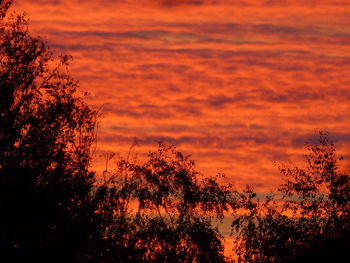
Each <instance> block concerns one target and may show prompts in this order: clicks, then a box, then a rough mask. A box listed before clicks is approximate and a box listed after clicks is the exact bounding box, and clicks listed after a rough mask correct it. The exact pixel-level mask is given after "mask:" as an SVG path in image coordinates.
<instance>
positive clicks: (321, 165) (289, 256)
mask: <svg viewBox="0 0 350 263" xmlns="http://www.w3.org/2000/svg"><path fill="white" fill-rule="evenodd" d="M307 149H308V150H309V154H307V155H305V161H306V167H305V168H299V167H297V166H295V167H292V168H290V167H284V166H281V167H280V171H281V173H282V174H283V175H284V176H286V178H287V182H286V183H285V184H283V185H282V186H281V187H280V188H279V189H278V191H277V192H278V193H279V194H280V196H278V197H275V196H274V195H270V196H267V197H266V200H264V201H259V200H256V199H255V198H256V193H254V190H253V189H252V188H250V187H247V189H246V190H245V191H244V192H243V193H242V194H241V198H240V202H239V204H238V207H239V208H241V209H243V210H244V211H245V213H243V214H234V221H233V223H232V227H233V229H234V230H235V231H237V232H238V233H239V235H238V236H237V238H236V242H237V243H236V247H235V251H236V253H237V254H238V262H343V261H341V260H340V258H343V256H347V259H349V256H348V255H346V253H347V252H346V251H348V250H349V249H350V242H349V241H350V238H349V237H350V236H349V233H350V232H349V231H350V183H349V182H350V179H349V176H348V175H346V174H343V173H341V172H340V171H339V169H338V167H337V159H336V155H335V148H334V145H333V144H332V143H330V142H329V140H328V135H327V134H325V133H321V134H320V141H319V144H317V145H309V146H308V147H307ZM339 245H340V246H339ZM339 248H342V249H339ZM336 251H337V252H336ZM337 260H339V261H337Z"/></svg>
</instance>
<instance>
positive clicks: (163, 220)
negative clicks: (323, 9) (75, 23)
mask: <svg viewBox="0 0 350 263" xmlns="http://www.w3.org/2000/svg"><path fill="white" fill-rule="evenodd" d="M10 4H11V1H2V2H1V5H0V18H1V30H0V213H1V215H0V259H1V261H3V262H27V261H33V262H179V261H180V262H223V261H224V260H225V258H224V255H223V245H222V236H221V235H220V234H219V232H218V229H217V227H215V225H214V221H213V220H214V219H215V218H216V220H218V221H220V220H222V218H223V216H224V212H225V211H227V209H228V208H229V206H228V204H229V203H230V202H232V200H231V199H232V197H233V196H232V193H231V189H230V186H221V185H219V184H218V182H217V179H216V178H203V179H202V180H199V179H198V178H197V177H198V172H196V170H195V167H194V162H193V161H190V160H189V159H188V158H187V157H184V156H183V155H182V154H181V153H180V152H177V151H175V148H173V147H167V146H164V145H161V146H160V148H159V150H158V151H157V152H154V153H150V155H149V159H148V161H146V162H144V163H141V164H137V163H131V162H130V161H129V160H124V161H120V162H119V164H118V170H117V172H116V173H115V174H113V175H110V174H108V172H107V171H106V172H105V173H104V176H105V178H106V176H108V175H110V177H109V178H108V179H106V180H104V181H102V182H100V181H99V180H97V176H96V175H95V174H94V173H93V172H91V171H90V169H89V165H90V159H91V151H90V150H91V146H92V144H93V143H94V141H95V125H96V121H95V118H96V113H95V111H94V110H92V109H91V108H90V107H89V106H87V105H86V104H85V103H84V102H83V101H82V99H81V98H80V97H79V96H78V95H77V91H76V89H77V87H78V84H77V82H76V81H75V80H74V79H72V78H71V77H70V76H69V74H68V70H67V66H68V62H69V60H70V58H69V57H68V56H63V57H61V58H60V60H59V61H57V60H55V59H54V56H53V55H52V53H51V52H50V51H49V49H48V48H47V47H46V45H45V44H44V42H43V41H42V40H40V39H37V38H33V37H31V36H30V34H29V33H28V22H27V20H26V19H25V17H24V16H22V15H18V16H13V17H12V18H10V19H7V18H6V19H5V14H6V10H7V9H8V7H9V5H10Z"/></svg>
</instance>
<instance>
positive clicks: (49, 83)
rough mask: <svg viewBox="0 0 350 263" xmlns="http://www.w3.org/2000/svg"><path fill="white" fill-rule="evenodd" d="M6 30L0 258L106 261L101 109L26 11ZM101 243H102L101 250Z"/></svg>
mask: <svg viewBox="0 0 350 263" xmlns="http://www.w3.org/2000/svg"><path fill="white" fill-rule="evenodd" d="M10 2H11V1H6V2H4V1H2V2H1V9H0V10H1V32H0V34H1V35H0V213H1V216H0V258H1V261H3V262H17V261H21V262H26V261H31V260H34V262H41V261H43V262H93V261H95V262H101V260H99V259H98V258H99V257H100V255H101V254H103V253H102V248H103V243H104V239H103V236H102V233H103V225H101V224H100V222H99V220H98V217H97V216H96V214H95V210H96V209H97V203H98V202H97V200H95V199H94V197H93V196H92V195H91V193H92V190H93V188H94V182H95V180H94V175H93V173H91V172H90V171H89V170H88V168H89V161H90V158H91V154H90V146H91V144H92V143H93V141H94V138H95V116H96V115H95V112H94V111H93V110H92V109H91V108H90V107H88V106H87V105H85V104H84V103H83V102H82V101H81V99H80V98H79V97H78V96H77V95H76V88H77V82H76V81H75V80H73V79H72V78H71V77H70V76H69V75H68V74H67V71H66V66H67V64H68V61H69V57H67V56H64V57H62V58H61V59H60V61H59V62H57V63H56V62H55V60H54V58H53V55H52V54H51V53H50V51H49V50H48V48H47V47H46V46H45V44H44V43H43V41H41V40H40V39H36V38H33V37H31V36H30V35H29V33H28V29H27V20H26V19H25V18H24V17H23V16H22V15H18V16H13V17H12V18H10V19H5V18H4V16H5V13H6V10H7V8H8V6H9V4H10ZM99 249H101V251H99Z"/></svg>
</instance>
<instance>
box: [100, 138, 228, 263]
mask: <svg viewBox="0 0 350 263" xmlns="http://www.w3.org/2000/svg"><path fill="white" fill-rule="evenodd" d="M117 167H118V169H117V170H116V171H115V172H114V173H111V174H110V175H109V179H108V180H106V183H105V185H106V188H105V189H106V191H107V192H108V196H109V198H107V199H106V200H108V202H106V203H105V205H107V208H106V211H105V212H103V213H106V212H107V213H108V211H111V209H110V207H114V208H117V209H116V210H114V211H113V212H114V213H115V224H114V225H115V228H112V229H111V233H110V235H111V236H110V237H109V238H111V239H113V238H115V233H118V234H119V235H118V236H116V238H117V239H118V240H116V242H120V241H122V242H123V244H124V247H125V251H129V250H130V249H135V250H136V251H135V252H134V253H132V254H130V253H129V255H124V257H125V258H127V257H128V259H129V260H130V261H133V262H225V257H224V255H223V245H222V236H221V235H220V233H219V231H218V229H217V227H214V223H215V222H214V221H215V220H218V221H221V220H222V219H223V217H224V212H225V211H227V210H228V209H229V204H230V202H232V198H233V195H232V189H231V187H230V186H229V185H228V186H221V185H219V184H218V182H217V177H213V178H203V179H202V180H199V179H198V177H199V174H198V172H197V171H196V170H195V164H194V162H193V161H192V160H189V158H188V157H185V156H183V155H182V153H180V152H178V151H176V149H175V147H173V146H167V145H163V144H160V145H159V148H158V151H156V152H150V154H149V156H148V160H147V161H146V162H144V163H141V164H138V163H132V162H130V161H129V160H120V161H119V162H118V166H117ZM121 225H122V226H123V227H121ZM120 237H123V239H120Z"/></svg>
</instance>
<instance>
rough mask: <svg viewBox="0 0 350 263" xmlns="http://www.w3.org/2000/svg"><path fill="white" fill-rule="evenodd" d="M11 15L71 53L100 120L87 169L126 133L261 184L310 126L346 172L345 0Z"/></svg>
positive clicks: (128, 2)
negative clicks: (330, 143) (324, 136)
mask: <svg viewBox="0 0 350 263" xmlns="http://www.w3.org/2000/svg"><path fill="white" fill-rule="evenodd" d="M281 2H282V3H283V4H281ZM11 11H15V12H17V13H22V12H25V13H26V14H27V15H28V17H29V18H30V31H31V32H32V35H39V36H41V37H42V38H43V39H45V40H46V41H47V42H48V46H50V47H51V48H52V50H53V51H54V52H55V53H57V54H61V53H67V54H70V55H72V56H73V57H74V60H73V62H72V64H71V67H70V71H71V74H72V76H74V77H75V78H76V79H78V80H79V82H80V87H81V89H82V90H86V91H88V92H89V93H90V95H89V97H88V99H87V100H88V102H89V103H90V104H91V105H93V106H94V107H95V108H96V109H99V110H100V112H101V114H102V116H103V117H102V119H101V120H100V126H99V131H98V143H97V151H96V161H95V163H96V167H95V169H96V170H100V169H102V168H103V164H102V160H101V157H99V156H100V154H101V153H103V152H105V151H113V152H116V153H119V154H121V155H126V154H127V151H128V149H129V147H130V145H131V144H132V143H133V141H134V138H137V140H138V141H139V145H140V148H139V149H138V150H137V151H139V152H140V153H141V154H142V153H144V152H147V151H148V150H149V149H151V148H152V147H153V146H155V145H156V142H157V141H163V142H167V143H171V144H174V145H175V146H177V147H178V149H179V150H181V151H183V152H184V153H186V154H190V155H191V156H192V157H193V159H194V160H196V162H197V165H198V169H199V170H200V171H202V172H203V173H205V174H206V175H214V174H216V173H218V172H222V173H225V174H227V177H228V178H227V180H228V181H231V182H233V183H234V184H235V185H236V186H237V187H242V186H244V185H245V184H251V185H254V186H255V187H256V188H257V189H259V191H262V192H267V191H270V190H271V189H272V188H273V186H275V185H276V184H278V183H280V179H279V176H278V170H277V169H276V165H275V164H278V163H281V162H286V161H287V160H292V161H295V160H298V158H299V157H300V155H301V154H302V152H303V151H304V144H305V143H306V142H310V141H314V140H315V139H317V132H318V131H319V130H326V131H328V132H330V137H331V139H333V140H334V141H335V142H336V144H337V150H338V152H340V153H341V154H342V156H344V160H343V161H342V163H341V164H342V165H343V169H347V170H349V168H350V166H349V164H350V163H349V159H350V155H349V153H348V149H349V145H350V136H349V134H350V125H349V124H350V122H349V115H350V107H349V100H350V85H349V84H350V74H349V73H350V2H349V1H346V0H340V1H334V0H324V1H322V0H320V1H312V0H305V1H301V0H300V1H299V0H297V1H274V0H264V1H263V0H261V1H258V0H246V1H244V0H240V1H235V0H183V1H181V0H178V1H175V0H173V1H170V0H168V1H167V0H164V1H161V0H143V1H140V0H118V1H112V0H102V1H97V0H90V1H78V0H17V1H15V2H14V5H13V6H12V8H11ZM344 152H345V153H344ZM101 167H102V168H101Z"/></svg>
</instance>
